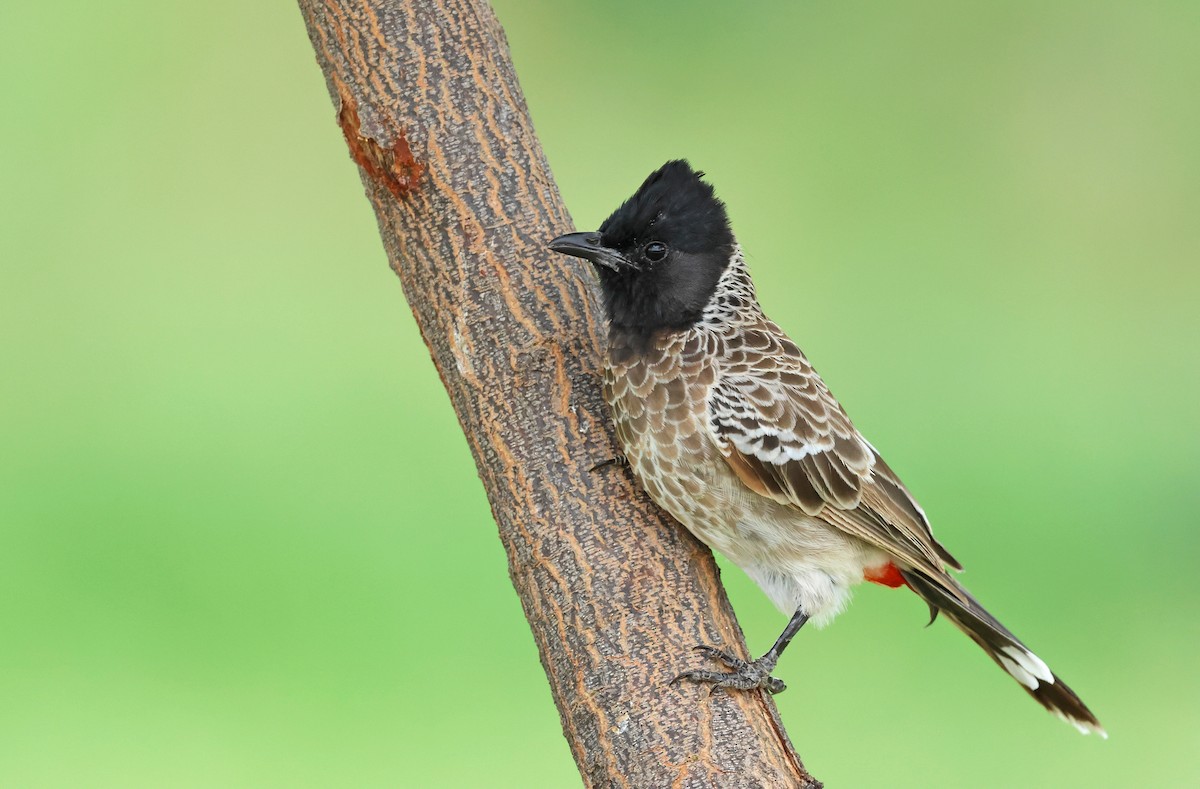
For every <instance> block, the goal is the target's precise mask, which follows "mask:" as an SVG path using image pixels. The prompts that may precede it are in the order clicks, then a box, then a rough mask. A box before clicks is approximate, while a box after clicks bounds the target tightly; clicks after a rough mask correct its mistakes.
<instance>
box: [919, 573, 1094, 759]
mask: <svg viewBox="0 0 1200 789" xmlns="http://www.w3.org/2000/svg"><path fill="white" fill-rule="evenodd" d="M900 572H901V574H902V575H903V576H904V580H905V581H907V582H908V585H909V586H910V587H911V588H912V590H913V591H914V592H916V593H917V594H918V595H920V596H921V598H922V599H923V600H924V601H925V602H926V603H928V604H929V608H930V610H931V611H932V612H933V613H934V615H935V616H936V615H937V612H938V611H939V610H940V611H941V612H942V613H944V614H945V615H946V618H947V619H949V620H950V621H951V622H953V623H954V624H955V625H956V626H957V627H958V629H959V630H961V631H963V632H964V633H966V634H967V635H968V636H970V637H971V640H973V641H974V642H975V643H976V644H979V646H981V647H983V651H984V652H987V653H988V656H989V657H990V658H991V659H992V660H994V661H996V665H998V666H1000V668H1002V669H1004V670H1005V671H1006V672H1008V675H1009V676H1010V677H1012V678H1013V679H1015V680H1016V681H1017V682H1019V683H1021V687H1023V688H1025V690H1026V691H1027V692H1028V693H1029V695H1030V696H1033V697H1034V698H1035V699H1037V701H1038V703H1039V704H1041V705H1042V706H1043V707H1045V708H1046V709H1048V710H1050V712H1052V713H1054V714H1055V715H1057V716H1058V717H1060V718H1062V719H1063V720H1065V721H1066V722H1067V723H1070V724H1071V725H1072V726H1074V727H1075V728H1076V729H1079V731H1081V732H1083V733H1084V734H1088V733H1089V732H1096V733H1097V734H1099V735H1100V736H1101V737H1104V738H1106V739H1107V738H1108V734H1107V733H1105V731H1104V727H1102V726H1101V725H1100V721H1098V720H1096V716H1095V715H1093V714H1092V711H1091V710H1089V709H1088V708H1087V705H1086V704H1084V703H1083V702H1082V701H1081V700H1080V699H1079V697H1078V696H1076V695H1075V692H1074V691H1073V690H1071V689H1070V688H1069V687H1067V685H1066V684H1065V683H1064V682H1063V681H1062V680H1061V679H1059V678H1058V677H1057V676H1055V675H1054V673H1052V672H1051V671H1050V669H1049V668H1048V667H1047V666H1046V664H1045V663H1044V662H1043V661H1042V659H1041V658H1039V657H1038V656H1037V655H1035V654H1033V652H1031V651H1029V648H1028V647H1026V646H1025V645H1024V644H1022V643H1021V642H1020V640H1018V639H1017V637H1016V636H1014V635H1013V634H1012V633H1010V632H1008V629H1007V628H1005V627H1004V625H1002V624H1000V623H999V622H997V621H996V619H995V617H993V616H992V615H991V614H989V613H988V612H987V611H985V610H984V609H983V606H981V605H980V604H979V603H978V602H977V601H976V600H975V598H974V597H972V596H971V594H970V593H969V592H967V590H965V589H963V588H962V587H961V586H959V585H958V583H957V582H956V581H954V580H953V579H950V583H951V584H952V585H953V586H955V587H957V588H958V590H959V591H960V592H961V593H962V599H961V600H960V599H958V598H956V597H955V596H953V595H951V594H950V593H949V592H947V591H946V590H945V589H943V588H942V587H941V586H940V585H938V584H936V583H934V582H933V581H932V580H930V579H929V578H926V577H925V576H924V575H923V574H922V573H921V572H919V571H916V570H901V571H900Z"/></svg>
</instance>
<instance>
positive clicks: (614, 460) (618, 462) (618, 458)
mask: <svg viewBox="0 0 1200 789" xmlns="http://www.w3.org/2000/svg"><path fill="white" fill-rule="evenodd" d="M605 466H623V467H628V466H629V458H627V457H625V456H624V455H623V454H621V453H620V452H618V453H616V454H615V455H613V456H612V457H610V458H609V459H608V460H601V461H600V462H599V463H597V464H596V465H594V466H592V467H591V468H590V469H588V471H598V470H600V469H602V468H604V467H605Z"/></svg>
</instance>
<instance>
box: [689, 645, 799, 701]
mask: <svg viewBox="0 0 1200 789" xmlns="http://www.w3.org/2000/svg"><path fill="white" fill-rule="evenodd" d="M694 649H695V651H697V652H699V653H701V654H703V655H704V656H705V657H707V658H709V659H710V660H715V661H717V662H719V663H724V664H725V665H726V666H728V667H729V668H730V669H731V670H730V671H695V670H693V671H685V672H683V673H682V674H680V675H679V676H677V677H675V679H673V680H671V682H672V683H675V682H678V681H679V680H681V679H690V680H691V681H692V682H707V683H709V684H711V685H712V686H713V690H714V691H715V690H716V689H717V688H726V689H733V690H753V689H754V688H762V689H763V690H765V691H767V692H768V693H771V694H775V693H782V692H783V691H785V690H787V685H785V684H784V683H783V680H781V679H776V678H775V677H772V676H771V671H773V670H774V668H775V664H776V663H777V662H778V661H779V656H778V655H775V654H772V653H771V652H768V653H767V654H765V655H763V656H762V657H760V658H759V659H758V660H753V661H749V662H747V661H745V660H742V659H741V658H738V657H734V656H733V655H731V654H729V653H728V652H723V651H722V650H720V649H717V648H716V647H710V646H705V645H703V644H701V645H699V646H697V647H695V648H694Z"/></svg>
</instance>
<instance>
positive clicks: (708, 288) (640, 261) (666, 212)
mask: <svg viewBox="0 0 1200 789" xmlns="http://www.w3.org/2000/svg"><path fill="white" fill-rule="evenodd" d="M703 175H704V173H702V172H698V171H696V170H694V169H692V167H691V165H689V164H688V163H687V162H686V161H684V160H682V159H677V160H674V161H670V162H667V163H666V164H664V165H663V166H662V167H660V168H658V169H657V170H655V171H654V172H653V173H651V174H650V176H649V177H648V178H647V179H646V181H645V182H644V183H643V184H642V185H641V187H640V188H639V189H638V190H637V192H635V193H634V195H633V197H630V198H629V199H628V200H626V201H625V202H624V204H622V205H621V207H620V208H618V209H617V210H616V211H614V212H613V214H612V216H610V217H609V218H608V219H606V220H605V221H604V224H602V225H601V226H600V231H599V239H598V241H599V246H601V247H603V248H605V249H607V250H610V251H612V252H615V253H617V256H619V258H618V260H617V264H616V265H608V264H598V265H597V266H596V269H597V271H598V272H599V273H600V282H601V284H602V285H603V287H604V295H605V303H606V306H607V308H608V314H609V318H610V320H611V322H612V325H613V327H614V329H618V330H623V331H626V332H629V333H631V334H635V335H641V336H643V337H645V338H646V339H648V338H649V337H650V336H651V335H653V334H654V333H656V332H657V331H659V330H662V329H683V328H687V327H688V326H691V325H692V324H693V323H695V322H696V321H697V320H699V319H700V316H701V314H702V313H703V311H704V307H705V305H706V304H708V301H709V299H710V298H711V297H712V295H713V292H714V291H715V290H716V287H717V281H718V280H719V279H720V278H721V274H722V273H723V272H724V271H725V268H726V267H727V266H728V265H729V261H730V258H731V257H732V255H733V250H734V239H733V232H732V231H731V230H730V229H729V219H728V215H727V214H726V212H725V204H724V203H722V202H721V201H720V200H719V199H717V196H716V194H715V193H714V192H713V188H712V187H711V186H709V185H708V184H707V183H705V182H704V181H703V180H701V179H702V176H703Z"/></svg>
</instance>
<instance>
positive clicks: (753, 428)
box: [708, 320, 961, 578]
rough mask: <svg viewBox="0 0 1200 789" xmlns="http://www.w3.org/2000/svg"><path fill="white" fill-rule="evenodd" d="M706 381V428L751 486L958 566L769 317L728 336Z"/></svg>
mask: <svg viewBox="0 0 1200 789" xmlns="http://www.w3.org/2000/svg"><path fill="white" fill-rule="evenodd" d="M724 351H725V353H724V354H722V355H721V357H720V362H719V364H718V373H717V380H716V381H714V383H713V386H712V387H711V388H710V389H709V396H708V421H709V429H710V431H711V435H712V438H713V440H714V441H715V442H716V445H717V448H718V449H719V450H720V452H721V454H722V455H723V456H724V457H725V459H726V461H727V462H728V463H729V465H730V467H731V468H732V469H733V471H734V472H735V473H736V474H737V476H738V477H739V478H740V479H741V481H742V482H743V483H744V484H745V485H746V486H747V487H748V488H750V489H751V490H753V491H754V492H756V493H758V494H759V495H762V496H767V497H770V498H772V499H775V500H776V501H779V502H782V503H785V504H788V505H791V506H794V507H797V508H799V509H800V510H802V511H804V512H805V513H807V514H808V515H811V516H814V517H819V518H821V519H822V520H825V521H826V522H828V523H829V524H831V525H832V526H835V527H837V528H839V529H841V530H842V531H845V532H847V533H849V534H852V535H854V536H855V537H858V538H860V539H863V540H865V541H866V542H868V543H871V544H872V545H875V546H877V547H879V548H882V549H883V550H885V551H887V552H888V553H890V554H892V555H893V556H895V557H897V558H898V559H900V560H901V561H902V562H903V563H905V564H907V565H908V566H910V567H915V568H919V569H921V570H923V571H925V572H926V573H928V574H929V575H931V576H933V577H935V578H936V577H937V576H944V575H945V570H944V569H943V564H949V565H950V566H952V567H955V568H957V569H961V565H959V563H958V562H957V561H956V560H955V559H954V557H953V556H951V555H950V553H949V552H948V551H946V549H945V548H943V547H942V546H941V545H940V544H939V543H938V542H937V540H935V539H934V537H933V534H932V533H931V532H930V530H929V523H928V521H927V520H926V519H925V513H924V512H923V511H922V510H921V508H920V506H918V505H917V503H916V501H914V500H913V497H912V495H911V494H909V492H908V490H907V489H906V488H905V487H904V485H903V484H901V482H900V480H899V479H898V478H897V477H896V475H895V474H894V473H893V472H892V470H891V469H890V468H888V466H887V464H886V463H884V462H883V459H882V458H880V457H879V454H878V453H877V452H876V451H875V449H874V447H872V446H871V445H870V444H869V443H868V442H867V441H866V439H864V438H863V437H862V436H861V435H860V434H859V432H858V430H856V429H855V427H854V425H853V424H852V423H851V422H850V418H849V417H848V416H846V412H845V411H844V410H842V407H841V405H840V404H839V403H838V402H837V400H835V399H834V397H833V395H832V394H830V392H829V389H828V388H826V386H825V382H824V381H822V380H821V378H820V376H819V375H817V373H816V371H815V370H813V368H812V365H810V364H809V363H808V360H807V359H805V358H804V355H803V354H802V353H801V352H800V349H799V348H797V347H796V345H795V343H793V342H792V341H791V340H790V339H788V337H787V335H785V334H784V333H783V331H782V330H780V329H779V327H778V326H776V325H775V324H774V323H771V322H770V321H765V320H764V321H763V322H762V323H761V324H759V325H757V326H754V327H747V328H745V329H743V330H741V331H739V332H738V333H736V334H735V335H734V336H732V337H729V338H727V345H726V347H725V349H724Z"/></svg>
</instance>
